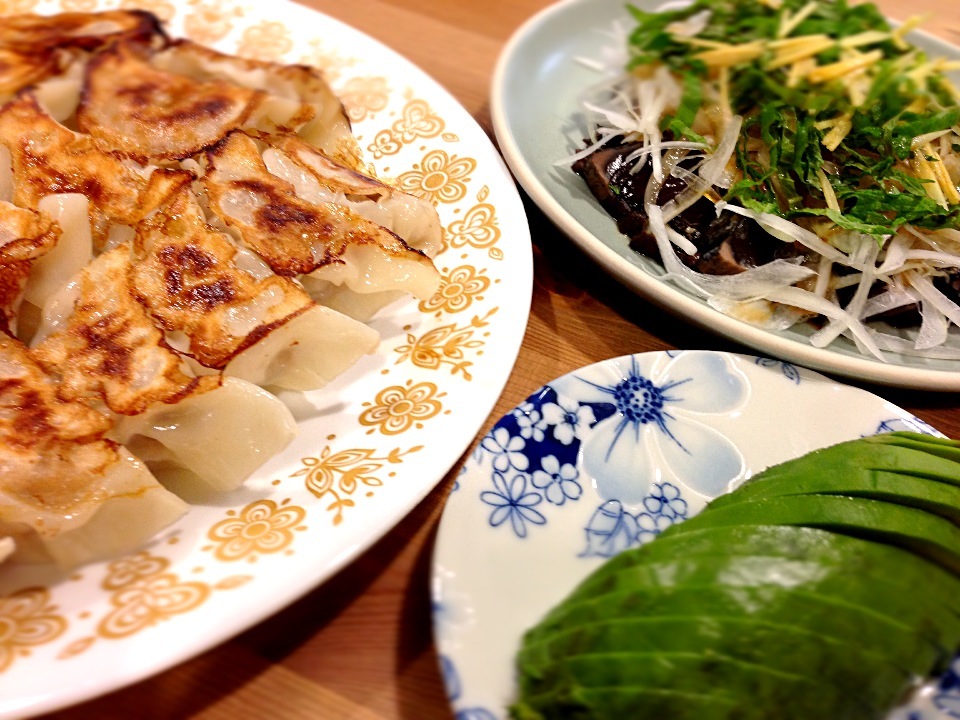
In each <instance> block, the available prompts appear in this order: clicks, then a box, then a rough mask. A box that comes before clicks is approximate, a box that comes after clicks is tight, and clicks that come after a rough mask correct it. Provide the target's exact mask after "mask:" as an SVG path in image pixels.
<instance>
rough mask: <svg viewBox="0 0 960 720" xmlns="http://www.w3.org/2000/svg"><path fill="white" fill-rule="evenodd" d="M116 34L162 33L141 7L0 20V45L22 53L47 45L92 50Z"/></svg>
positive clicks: (152, 35) (144, 35)
mask: <svg viewBox="0 0 960 720" xmlns="http://www.w3.org/2000/svg"><path fill="white" fill-rule="evenodd" d="M119 37H138V38H156V39H159V40H163V39H164V38H165V37H166V35H165V34H164V32H163V29H162V28H161V27H160V23H159V21H158V20H157V18H156V17H155V16H154V15H152V14H151V13H148V12H145V11H143V10H107V11H103V12H63V13H58V14H56V15H32V14H24V15H9V16H7V17H5V18H3V22H2V23H0V47H12V48H15V49H17V50H21V51H23V52H35V51H37V50H44V49H50V48H81V49H83V50H94V49H96V48H98V47H101V46H103V45H104V44H105V43H107V42H109V41H111V40H115V39H117V38H119Z"/></svg>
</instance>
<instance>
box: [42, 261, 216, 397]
mask: <svg viewBox="0 0 960 720" xmlns="http://www.w3.org/2000/svg"><path fill="white" fill-rule="evenodd" d="M130 252H131V251H130V248H129V247H128V246H126V245H120V246H118V247H116V248H114V249H113V250H110V251H109V252H106V253H104V254H102V255H100V256H99V257H98V258H97V259H96V260H94V261H93V262H91V263H90V264H89V265H88V266H87V267H86V268H84V270H83V271H82V272H81V273H80V277H79V278H78V280H77V282H76V283H75V286H76V296H75V300H74V303H73V307H72V308H69V309H67V311H68V312H69V315H68V317H67V318H66V320H61V321H59V322H57V323H56V324H55V325H56V327H59V328H60V329H59V330H57V331H55V332H53V333H52V334H50V335H49V336H47V337H42V336H41V337H39V338H38V340H39V342H37V343H36V344H35V345H34V347H33V355H34V357H35V358H36V359H37V361H38V362H39V363H40V364H41V365H42V366H43V368H44V369H45V370H46V371H47V372H48V373H50V374H51V375H53V376H54V377H55V378H57V379H58V380H59V386H58V388H59V389H58V393H59V395H60V397H61V398H63V399H64V400H70V401H85V402H88V403H99V402H102V403H103V404H104V405H105V406H106V407H107V408H108V409H109V410H110V411H111V412H113V413H116V414H118V415H137V414H140V413H143V412H146V411H147V409H149V408H150V407H151V406H152V405H154V404H156V403H167V404H174V403H176V402H178V401H180V400H182V399H183V398H185V397H188V396H189V395H193V394H197V393H204V392H209V391H211V390H213V389H214V388H216V387H218V386H219V384H220V380H219V378H217V377H216V376H205V377H202V378H198V377H194V376H191V375H188V374H186V373H185V372H184V371H183V369H182V368H181V366H182V360H181V358H180V356H179V355H178V354H177V353H176V352H175V351H174V350H173V349H172V348H170V347H169V346H168V345H167V343H166V342H165V340H164V337H163V333H162V332H161V331H160V330H159V329H158V328H156V327H155V326H154V324H153V322H152V320H151V319H150V316H149V315H148V314H147V311H146V309H145V308H144V307H143V305H142V304H141V303H140V302H139V300H138V299H137V297H136V295H135V294H134V292H133V289H132V287H131V274H132V272H133V269H132V266H131V263H130Z"/></svg>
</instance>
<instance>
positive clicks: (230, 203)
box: [203, 132, 440, 300]
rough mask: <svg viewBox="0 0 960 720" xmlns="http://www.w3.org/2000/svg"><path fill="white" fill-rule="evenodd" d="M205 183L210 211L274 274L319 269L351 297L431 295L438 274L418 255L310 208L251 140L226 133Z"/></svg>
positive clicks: (344, 212) (361, 223)
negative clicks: (354, 293) (367, 294)
mask: <svg viewBox="0 0 960 720" xmlns="http://www.w3.org/2000/svg"><path fill="white" fill-rule="evenodd" d="M207 161H208V168H207V172H206V174H205V175H204V177H203V183H204V187H205V188H206V190H207V195H208V197H209V199H210V206H211V208H212V209H213V210H214V211H215V212H216V213H217V215H218V216H219V217H220V218H221V219H222V220H223V221H224V222H225V223H226V224H227V225H229V226H231V227H234V228H236V229H237V231H238V232H239V233H240V236H241V237H242V238H243V242H244V243H245V244H246V245H247V246H248V247H250V248H251V249H253V250H254V251H255V252H256V253H257V254H258V255H259V256H260V257H262V258H263V259H264V260H265V261H266V263H267V264H268V265H270V267H271V268H273V270H274V272H276V273H278V274H280V275H287V276H296V275H301V274H306V273H313V272H316V271H318V270H322V271H323V272H324V273H325V274H326V275H327V276H328V277H329V279H330V280H331V281H332V282H335V283H337V284H345V285H347V286H348V287H350V288H351V289H352V290H355V291H357V292H361V293H363V292H380V291H385V290H402V291H406V292H409V293H411V294H412V295H414V296H415V297H417V298H420V299H422V300H423V299H427V298H429V297H431V296H432V295H433V294H434V293H435V292H436V290H437V288H438V287H439V284H440V275H439V273H438V272H437V270H436V268H435V267H434V266H433V263H432V262H431V261H430V258H428V257H427V256H426V255H425V254H424V253H422V252H420V251H418V250H414V249H413V248H411V247H410V246H409V245H407V244H406V243H405V242H404V241H403V240H402V239H401V238H400V237H398V236H397V235H396V234H394V233H392V232H390V231H389V230H387V229H386V228H384V227H383V226H381V225H378V224H376V223H374V222H372V221H370V220H367V219H366V218H364V217H362V216H361V215H359V214H357V213H356V212H354V211H353V210H351V209H350V208H348V207H346V206H343V205H337V204H334V203H328V202H323V203H309V202H307V201H305V200H302V199H301V198H299V197H297V195H296V192H295V191H294V187H293V186H292V185H291V184H290V183H288V182H285V181H284V180H281V179H280V178H278V177H277V176H275V175H273V174H271V173H270V172H269V171H268V170H267V167H266V165H265V164H264V162H263V159H262V157H261V155H260V150H259V148H258V147H257V144H256V142H255V141H254V140H253V139H252V138H250V137H248V136H247V135H245V134H243V133H240V132H237V133H232V134H231V135H230V136H229V137H228V138H227V139H226V140H225V141H224V142H223V143H221V144H219V145H218V146H217V147H215V148H214V149H213V150H211V151H210V152H209V153H208V155H207Z"/></svg>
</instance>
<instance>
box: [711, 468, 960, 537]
mask: <svg viewBox="0 0 960 720" xmlns="http://www.w3.org/2000/svg"><path fill="white" fill-rule="evenodd" d="M788 495H846V496H848V497H861V498H870V499H872V500H883V501H885V502H889V503H896V504H899V505H906V506H907V507H914V508H918V509H920V510H925V511H927V512H929V513H932V514H934V515H939V516H940V517H942V518H944V519H946V520H949V521H950V522H952V523H953V524H954V525H960V485H951V484H949V483H945V482H941V481H940V480H931V479H930V478H921V477H915V476H912V475H903V474H901V473H892V472H887V471H883V470H859V471H850V472H842V473H821V474H806V473H804V474H798V475H796V476H794V475H777V476H775V477H768V478H764V482H751V483H747V484H746V485H744V486H743V487H741V488H739V489H738V490H737V491H736V492H732V493H729V494H727V495H721V496H720V497H718V498H717V499H716V500H714V501H713V502H711V503H710V509H711V512H712V511H713V510H717V509H719V508H722V507H729V506H730V505H735V504H737V503H741V502H748V501H750V500H756V499H759V498H764V497H785V496H788Z"/></svg>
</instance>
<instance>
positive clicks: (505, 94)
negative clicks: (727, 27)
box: [491, 0, 960, 392]
mask: <svg viewBox="0 0 960 720" xmlns="http://www.w3.org/2000/svg"><path fill="white" fill-rule="evenodd" d="M634 4H636V5H638V6H639V7H642V8H644V9H648V10H652V9H654V8H655V7H657V6H658V5H660V4H662V3H661V2H660V0H636V2H635V3H634ZM617 21H620V22H621V23H622V25H623V27H624V28H629V27H632V26H633V21H632V20H631V19H630V17H629V15H628V13H627V11H626V9H625V2H624V0H566V1H565V2H561V3H558V4H557V5H553V6H551V7H549V8H547V9H546V10H544V11H543V12H541V13H540V14H538V15H536V16H535V17H533V18H532V19H531V20H530V21H528V22H527V23H526V24H525V25H524V26H523V27H521V28H520V29H519V30H518V31H517V32H516V33H515V34H514V36H513V38H511V40H510V42H509V43H508V44H507V46H506V47H505V49H504V51H503V53H502V55H501V57H500V61H499V63H498V65H497V69H496V72H495V74H494V80H493V88H492V94H491V112H492V116H493V126H494V130H495V132H496V136H497V141H498V143H499V145H500V150H501V152H502V153H503V156H504V158H505V159H506V161H507V164H508V165H509V166H510V169H511V170H512V171H513V173H514V175H515V176H516V177H517V179H518V180H519V182H520V184H521V185H522V186H523V188H524V190H525V191H526V192H527V193H528V194H529V195H530V197H531V198H532V199H533V201H534V202H535V203H536V204H537V205H538V206H539V207H540V209H541V210H543V211H544V213H545V214H546V215H547V216H548V217H549V218H550V219H551V220H552V221H553V222H554V223H556V224H557V225H558V226H559V227H560V228H561V229H562V230H563V231H564V232H565V233H566V234H567V235H569V236H570V237H571V238H572V239H573V240H574V241H575V242H576V243H577V244H578V245H579V246H580V247H582V248H583V249H584V250H585V251H586V252H587V253H588V254H589V255H590V256H591V257H592V258H593V259H594V260H595V261H596V262H597V263H599V264H600V265H601V266H602V267H603V268H604V269H605V270H606V271H607V272H609V273H610V274H611V275H612V276H613V277H615V278H616V279H617V280H619V281H620V282H621V283H623V284H624V285H626V286H627V287H629V288H631V289H633V290H634V291H635V292H637V293H638V294H641V295H643V296H645V297H646V298H648V299H649V300H651V301H653V302H655V303H657V304H658V305H660V306H662V307H664V308H666V309H667V310H669V311H671V312H673V313H675V314H677V315H679V316H680V317H682V318H684V319H686V320H689V321H691V322H693V323H696V324H698V325H700V326H703V327H705V328H707V329H709V330H711V331H713V332H716V333H718V334H720V335H723V336H725V337H728V338H730V339H732V340H735V341H737V342H740V343H743V344H744V345H747V346H749V347H751V348H754V349H756V350H759V351H760V352H762V353H765V354H769V355H772V356H774V357H778V358H781V359H784V360H788V361H790V362H794V363H798V364H801V365H805V366H807V367H811V368H815V369H818V370H822V371H824V372H829V373H835V374H837V375H842V376H845V377H850V378H856V379H859V380H868V381H871V382H876V383H880V384H884V385H891V386H898V387H906V388H916V389H924V390H947V391H952V392H957V391H960V361H956V360H933V359H925V358H917V357H908V356H901V355H897V354H894V353H889V354H888V355H887V357H888V358H889V362H886V363H885V362H881V361H879V360H875V359H873V358H870V357H866V356H864V355H861V354H860V353H859V352H858V351H857V349H856V347H855V346H854V344H853V343H852V342H850V341H849V340H847V339H845V338H840V339H838V340H837V341H835V342H834V343H833V344H831V345H830V346H829V347H828V348H826V349H820V348H815V347H813V346H812V345H810V343H809V342H808V341H807V338H808V336H809V335H810V334H811V333H812V332H813V330H812V328H809V327H806V326H795V327H794V328H791V329H789V330H786V331H782V332H771V331H767V330H763V329H760V328H757V327H754V326H752V325H748V324H747V323H745V322H742V321H740V320H737V319H735V318H731V317H729V316H726V315H723V314H721V313H719V312H718V311H716V310H714V309H713V308H711V307H710V306H709V305H707V304H706V302H704V301H703V300H701V299H699V298H697V297H695V296H694V295H692V294H690V293H688V292H686V291H685V290H683V289H681V288H679V287H677V286H676V285H674V284H672V283H669V282H667V281H665V280H663V279H662V277H661V276H662V275H663V269H662V267H661V266H660V264H659V263H658V262H656V261H654V260H652V259H650V258H646V257H643V256H641V255H639V254H638V253H636V252H634V251H633V250H631V249H630V248H629V247H628V245H627V240H626V238H625V237H624V236H622V235H621V234H620V233H619V232H618V231H617V229H616V225H615V223H614V221H613V220H612V219H611V218H610V216H609V215H607V214H606V212H604V211H603V209H602V208H601V207H600V206H599V204H598V203H597V202H596V201H595V200H594V198H593V196H592V195H591V194H590V192H589V190H588V189H587V187H586V185H585V184H584V183H583V182H582V180H581V179H580V178H579V177H577V176H576V175H575V174H574V173H573V172H571V171H569V170H567V169H564V168H557V167H555V166H554V163H556V162H557V161H558V160H561V159H563V158H564V157H567V156H568V155H570V154H571V153H572V152H573V151H574V150H575V149H576V148H577V147H578V146H579V145H580V144H581V142H582V138H583V135H584V131H583V129H582V128H581V127H580V124H579V123H578V112H579V111H578V108H579V102H578V93H580V92H581V90H583V89H584V88H585V87H588V86H589V85H592V84H594V83H596V82H597V81H598V80H600V79H601V78H602V76H601V75H598V74H597V73H596V72H595V71H593V70H591V69H589V68H588V67H586V66H585V65H583V64H582V63H579V62H577V61H576V60H575V58H577V57H585V58H599V57H600V56H601V54H602V53H601V51H602V49H603V48H604V47H605V46H607V45H608V44H609V43H610V42H611V40H610V30H611V29H612V28H613V26H614V23H615V22H617ZM909 37H910V39H911V41H913V42H914V43H915V44H916V45H918V46H919V47H920V48H922V49H923V50H925V51H926V52H927V53H928V54H930V55H932V56H947V57H950V58H957V59H960V49H958V48H956V47H954V46H952V45H949V44H948V43H945V42H943V41H940V40H937V39H936V38H933V37H931V36H929V35H925V34H923V33H912V34H911V35H910V36H909ZM953 330H954V331H956V330H957V328H953ZM948 342H949V344H950V345H951V346H952V347H955V348H957V349H960V333H956V334H955V335H953V334H952V336H951V340H950V341H948Z"/></svg>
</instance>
